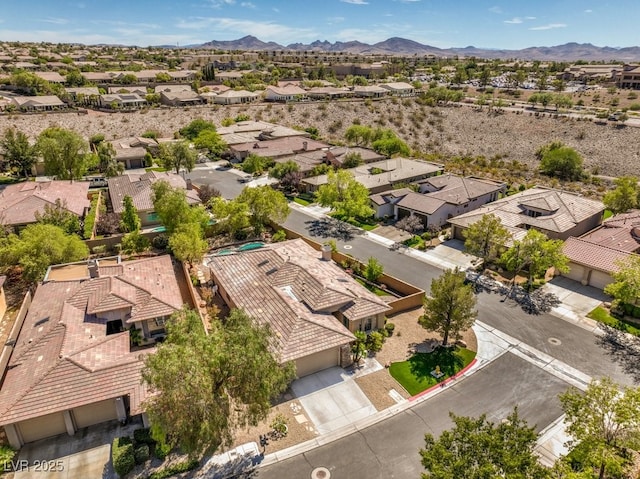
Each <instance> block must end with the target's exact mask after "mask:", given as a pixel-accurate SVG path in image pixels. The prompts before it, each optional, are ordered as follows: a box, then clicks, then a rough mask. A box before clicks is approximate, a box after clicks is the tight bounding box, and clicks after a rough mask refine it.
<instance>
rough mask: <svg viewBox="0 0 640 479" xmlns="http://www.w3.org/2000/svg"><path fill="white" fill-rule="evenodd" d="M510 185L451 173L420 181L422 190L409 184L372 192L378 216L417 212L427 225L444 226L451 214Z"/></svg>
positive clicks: (478, 204)
mask: <svg viewBox="0 0 640 479" xmlns="http://www.w3.org/2000/svg"><path fill="white" fill-rule="evenodd" d="M506 189H507V185H506V184H504V183H500V182H497V181H491V180H485V179H482V178H474V177H467V178H463V177H460V176H455V175H451V174H447V175H439V176H433V177H431V178H427V179H426V180H422V181H420V182H419V192H415V191H412V190H409V189H406V188H403V189H402V190H401V191H398V190H391V191H386V192H383V193H378V194H376V195H371V197H370V199H371V202H372V206H373V208H374V210H375V211H376V213H375V216H376V218H382V217H385V216H393V217H394V218H395V219H402V218H404V217H406V216H412V215H413V216H417V217H418V218H419V219H420V220H421V221H422V224H423V226H424V227H425V228H427V227H429V226H435V227H438V228H440V227H442V226H444V225H445V224H446V223H447V221H448V220H449V218H452V217H454V216H457V215H460V214H462V213H466V212H469V211H472V210H474V209H476V208H479V207H481V206H483V205H485V204H487V203H490V202H491V201H495V200H497V199H498V195H499V194H501V193H504V192H505V191H506Z"/></svg>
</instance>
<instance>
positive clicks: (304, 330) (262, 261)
mask: <svg viewBox="0 0 640 479" xmlns="http://www.w3.org/2000/svg"><path fill="white" fill-rule="evenodd" d="M206 262H207V264H208V266H209V268H210V271H211V277H212V279H213V281H214V283H215V287H216V288H217V292H218V294H220V296H221V297H222V299H223V300H224V301H225V302H226V303H227V305H228V306H229V307H231V308H242V309H244V310H245V311H246V312H247V313H248V314H249V315H250V316H252V317H253V318H255V319H256V320H257V321H261V322H267V323H269V324H270V325H271V327H272V329H273V331H274V333H275V337H276V341H277V344H276V347H275V352H276V354H277V355H278V356H279V359H280V360H281V361H283V362H284V361H294V362H295V364H296V367H297V374H298V377H302V376H306V375H308V374H311V373H314V372H317V371H320V370H322V369H326V368H329V367H332V366H340V365H342V366H346V365H348V364H350V361H351V358H350V343H351V342H352V341H353V340H354V335H353V332H355V331H365V332H370V331H373V330H376V329H379V328H382V327H383V326H384V320H385V314H386V312H387V311H389V310H390V309H391V308H390V307H389V306H388V305H387V304H386V303H385V302H384V301H383V300H382V299H380V298H379V297H378V296H376V295H375V294H373V293H371V292H369V291H368V290H367V289H366V288H364V287H363V286H362V285H360V284H359V283H357V282H356V281H355V280H354V279H353V278H352V277H351V276H349V275H348V274H347V273H345V272H344V271H343V270H342V269H341V268H339V267H338V266H337V265H336V264H335V263H334V262H333V261H332V260H331V251H330V250H329V251H328V252H324V254H323V253H322V252H319V251H316V250H314V249H313V248H312V247H311V246H309V245H308V244H307V243H305V242H304V241H303V240H302V239H296V240H291V241H284V242H282V243H273V244H271V245H268V246H266V247H263V248H260V249H256V250H252V251H245V252H241V253H236V254H225V255H217V256H216V255H213V256H210V257H209V258H208V259H207V260H206Z"/></svg>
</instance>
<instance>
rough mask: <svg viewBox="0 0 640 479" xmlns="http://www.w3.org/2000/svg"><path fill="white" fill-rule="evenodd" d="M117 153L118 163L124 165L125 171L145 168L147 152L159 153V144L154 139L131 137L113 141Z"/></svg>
mask: <svg viewBox="0 0 640 479" xmlns="http://www.w3.org/2000/svg"><path fill="white" fill-rule="evenodd" d="M110 143H111V144H112V145H113V149H114V150H115V152H116V156H115V159H116V161H119V162H122V163H124V166H125V169H127V170H128V169H131V168H144V167H145V166H147V165H145V157H146V154H147V151H149V152H151V153H157V151H158V143H157V142H156V141H155V140H154V139H152V138H143V137H131V138H119V139H117V140H111V141H110Z"/></svg>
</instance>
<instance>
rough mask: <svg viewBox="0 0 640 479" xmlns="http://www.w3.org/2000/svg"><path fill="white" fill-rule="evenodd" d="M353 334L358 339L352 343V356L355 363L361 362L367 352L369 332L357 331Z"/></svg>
mask: <svg viewBox="0 0 640 479" xmlns="http://www.w3.org/2000/svg"><path fill="white" fill-rule="evenodd" d="M353 334H354V336H355V337H356V339H355V340H354V341H353V343H351V356H352V358H353V361H354V362H355V363H359V362H360V360H361V359H362V358H363V357H364V356H366V354H367V333H365V332H364V331H356V332H355V333H353Z"/></svg>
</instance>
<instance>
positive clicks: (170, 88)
mask: <svg viewBox="0 0 640 479" xmlns="http://www.w3.org/2000/svg"><path fill="white" fill-rule="evenodd" d="M179 91H193V89H192V88H191V85H167V84H162V85H156V87H155V89H154V92H155V93H158V94H160V93H162V92H172V93H175V92H179Z"/></svg>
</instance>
